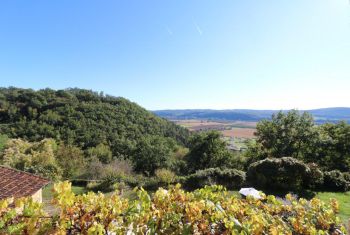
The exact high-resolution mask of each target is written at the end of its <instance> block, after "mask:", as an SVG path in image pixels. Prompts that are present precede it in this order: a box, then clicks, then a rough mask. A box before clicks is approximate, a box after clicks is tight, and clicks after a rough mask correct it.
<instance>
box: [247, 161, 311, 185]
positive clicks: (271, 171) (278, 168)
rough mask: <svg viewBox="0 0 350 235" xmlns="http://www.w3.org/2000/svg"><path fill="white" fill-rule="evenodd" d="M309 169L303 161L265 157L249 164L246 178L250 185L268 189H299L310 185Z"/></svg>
mask: <svg viewBox="0 0 350 235" xmlns="http://www.w3.org/2000/svg"><path fill="white" fill-rule="evenodd" d="M312 176H313V174H312V171H311V169H310V168H309V167H308V166H307V165H306V164H304V163H303V162H301V161H299V160H297V159H294V158H291V157H283V158H267V159H264V160H261V161H258V162H255V163H253V164H251V165H250V166H249V168H248V171H247V180H248V182H250V183H251V184H252V185H254V186H256V187H258V188H261V189H268V190H287V191H289V190H290V191H297V192H298V191H301V190H302V189H307V188H309V187H310V183H311V182H313V181H314V180H315V179H314V178H312Z"/></svg>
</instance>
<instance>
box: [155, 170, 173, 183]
mask: <svg viewBox="0 0 350 235" xmlns="http://www.w3.org/2000/svg"><path fill="white" fill-rule="evenodd" d="M155 175H156V177H157V178H158V180H159V181H160V182H162V183H166V184H170V183H173V182H174V181H175V177H176V175H175V174H174V172H172V171H170V170H167V169H157V170H156V172H155Z"/></svg>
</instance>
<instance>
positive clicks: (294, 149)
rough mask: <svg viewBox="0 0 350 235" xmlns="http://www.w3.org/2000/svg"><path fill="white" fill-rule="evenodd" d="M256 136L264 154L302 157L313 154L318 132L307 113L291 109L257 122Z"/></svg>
mask: <svg viewBox="0 0 350 235" xmlns="http://www.w3.org/2000/svg"><path fill="white" fill-rule="evenodd" d="M256 136H257V144H258V146H260V147H261V151H262V152H263V155H265V156H271V157H285V156H290V157H295V158H299V159H303V158H308V157H309V155H310V154H311V155H312V154H314V152H315V146H316V143H317V141H318V138H319V133H318V130H317V127H316V126H315V124H314V121H313V118H312V116H311V115H310V114H309V113H307V112H302V113H300V112H298V111H296V110H292V111H289V112H287V113H283V112H278V113H277V114H274V115H273V116H272V119H271V120H263V121H261V122H259V123H258V124H257V131H256Z"/></svg>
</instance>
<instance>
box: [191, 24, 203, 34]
mask: <svg viewBox="0 0 350 235" xmlns="http://www.w3.org/2000/svg"><path fill="white" fill-rule="evenodd" d="M193 24H194V27H195V28H196V30H197V32H198V33H199V35H202V34H203V31H202V29H201V28H200V27H199V25H198V24H197V23H196V21H193Z"/></svg>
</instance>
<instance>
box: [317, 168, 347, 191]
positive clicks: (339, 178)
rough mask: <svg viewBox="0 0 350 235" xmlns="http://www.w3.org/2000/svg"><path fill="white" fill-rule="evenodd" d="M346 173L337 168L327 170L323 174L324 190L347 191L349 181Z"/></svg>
mask: <svg viewBox="0 0 350 235" xmlns="http://www.w3.org/2000/svg"><path fill="white" fill-rule="evenodd" d="M347 178H348V174H347V173H342V172H340V171H339V170H334V171H329V172H326V173H325V174H324V184H323V186H324V188H323V189H324V190H330V191H342V192H345V191H348V190H349V189H350V181H349V180H348V179H347Z"/></svg>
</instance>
